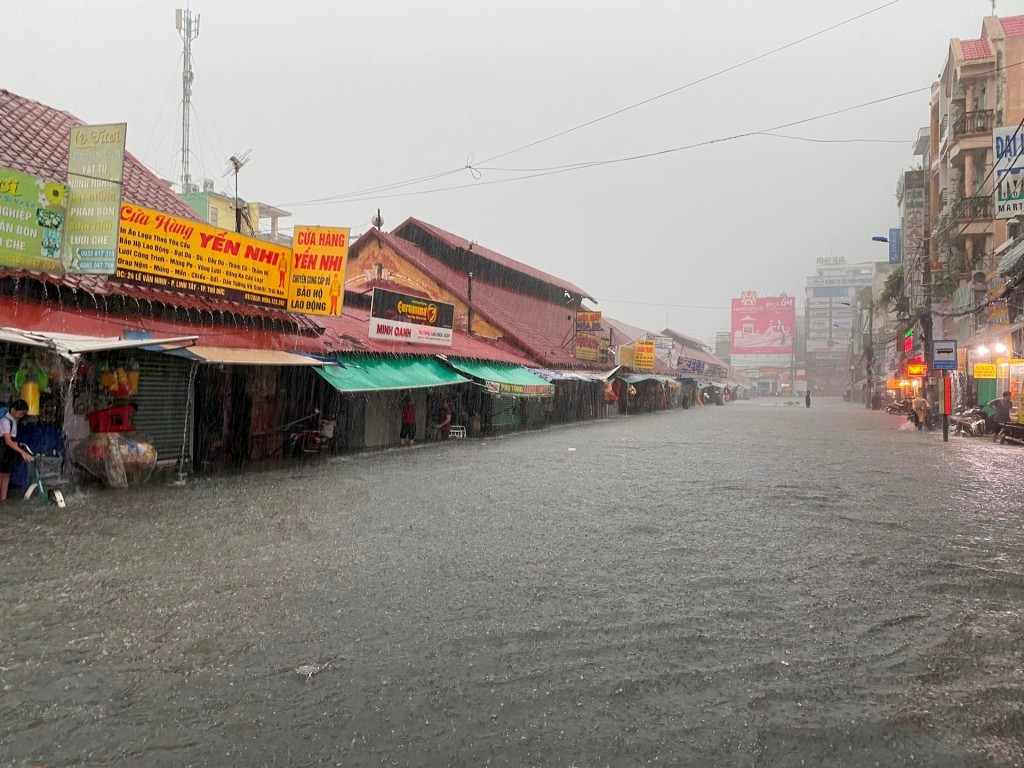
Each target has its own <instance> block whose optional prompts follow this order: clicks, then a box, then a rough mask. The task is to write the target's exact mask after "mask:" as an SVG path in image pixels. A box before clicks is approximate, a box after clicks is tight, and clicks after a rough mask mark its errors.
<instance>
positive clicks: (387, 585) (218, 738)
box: [0, 400, 1024, 768]
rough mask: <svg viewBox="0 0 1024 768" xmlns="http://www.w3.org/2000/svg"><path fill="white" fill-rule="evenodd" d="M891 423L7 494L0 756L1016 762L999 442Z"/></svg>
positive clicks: (867, 420)
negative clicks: (35, 500) (52, 495)
mask: <svg viewBox="0 0 1024 768" xmlns="http://www.w3.org/2000/svg"><path fill="white" fill-rule="evenodd" d="M907 426H908V425H907V424H906V423H905V422H904V421H902V420H901V419H900V418H898V417H895V416H889V415H887V414H885V413H881V412H871V411H866V410H865V409H863V408H859V407H856V406H852V405H849V404H845V403H840V402H838V401H825V400H818V401H816V402H815V403H814V406H813V407H812V408H811V409H810V410H808V409H806V408H804V407H803V405H802V404H800V405H799V406H786V405H783V404H782V401H778V402H776V401H771V400H762V401H752V402H741V403H733V404H730V405H728V406H726V407H724V408H721V407H718V408H716V407H707V408H703V409H690V410H688V411H673V412H668V413H663V414H653V415H645V416H638V417H632V416H631V417H628V418H625V419H622V418H619V419H614V420H610V421H606V422H599V423H592V424H583V425H577V426H572V427H565V428H556V429H549V430H546V431H543V432H536V433H530V434H524V435H515V436H510V437H506V438H500V439H490V440H482V441H477V440H469V441H456V442H452V443H449V444H447V445H442V446H429V447H423V448H420V447H417V448H413V449H405V450H402V451H397V450H396V451H389V452H385V453H383V454H369V455H361V456H354V457H344V458H336V459H329V460H326V461H324V462H322V463H307V464H304V465H299V466H297V467H292V468H288V469H285V470H281V471H276V472H264V473H261V474H249V475H244V476H240V477H224V478H215V479H206V480H198V481H194V482H190V483H189V484H188V485H186V486H185V487H156V488H150V489H145V490H141V491H127V492H93V493H89V494H86V495H80V496H77V497H73V498H72V499H71V503H70V506H69V508H68V509H67V510H64V511H60V510H57V509H56V508H46V507H41V506H33V505H27V504H25V503H19V504H9V505H8V506H7V507H5V508H3V510H2V512H0V563H2V571H0V625H2V631H0V685H2V697H0V764H2V765H13V766H36V765H43V766H47V767H48V768H50V767H55V766H97V765H118V764H120V765H132V766H263V765H268V766H310V765H344V766H378V765H383V766H448V765H451V766H564V767H565V768H569V766H576V767H577V768H583V767H584V766H634V765H636V766H639V765H644V766H647V765H666V766H679V765H700V766H800V765H807V766H824V765H828V766H875V765H879V766H896V765H923V766H988V765H1024V657H1022V650H1021V649H1022V636H1024V632H1022V631H1024V511H1022V508H1024V503H1022V501H1021V499H1022V497H1024V484H1022V483H1021V482H1020V467H1021V464H1022V462H1024V451H1022V449H1020V448H1012V447H1010V446H999V445H996V444H993V443H992V442H990V441H988V440H984V439H982V438H973V439H971V438H950V442H949V443H948V444H945V445H944V444H943V443H942V441H941V435H940V434H939V433H937V432H936V433H919V432H917V431H912V430H909V429H907ZM297 669H298V670H299V671H296V670H297Z"/></svg>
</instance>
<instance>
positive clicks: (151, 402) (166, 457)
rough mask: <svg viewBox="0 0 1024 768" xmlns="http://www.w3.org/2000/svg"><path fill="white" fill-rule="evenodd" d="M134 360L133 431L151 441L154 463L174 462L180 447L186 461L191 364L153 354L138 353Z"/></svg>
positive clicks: (190, 422) (190, 429) (190, 426)
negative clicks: (136, 387)
mask: <svg viewBox="0 0 1024 768" xmlns="http://www.w3.org/2000/svg"><path fill="white" fill-rule="evenodd" d="M135 360H136V362H138V364H139V391H138V392H137V393H136V394H135V395H134V397H132V401H133V402H135V403H137V404H138V406H139V410H138V412H137V413H136V414H135V428H136V429H137V430H138V431H139V432H140V433H141V434H142V435H145V436H146V437H147V438H148V439H149V440H151V441H152V443H153V446H154V447H155V448H156V456H157V461H159V462H165V461H178V460H179V459H180V458H181V453H182V445H184V447H185V451H186V453H187V455H188V456H189V457H190V456H191V453H192V433H193V431H194V430H193V418H192V414H187V413H186V411H187V410H188V402H189V388H190V387H191V386H192V380H191V369H192V365H193V363H192V362H190V361H188V360H182V359H180V358H177V357H173V356H171V355H162V354H155V353H139V354H138V355H137V356H136V358H135ZM186 417H187V418H188V424H187V426H186V424H185V419H186ZM186 429H187V430H188V437H187V438H186V437H185V431H186Z"/></svg>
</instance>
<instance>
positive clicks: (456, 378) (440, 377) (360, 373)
mask: <svg viewBox="0 0 1024 768" xmlns="http://www.w3.org/2000/svg"><path fill="white" fill-rule="evenodd" d="M317 373H319V374H320V375H321V376H323V377H324V378H325V379H327V381H328V382H329V383H330V385H331V386H332V387H334V388H335V389H336V390H338V391H339V392H370V391H375V390H400V389H419V388H422V387H447V386H451V385H452V384H463V383H465V382H468V381H469V379H467V378H465V377H463V376H460V375H459V374H457V373H455V372H454V371H452V370H450V369H448V368H446V367H445V366H443V365H442V364H441V363H439V362H438V361H437V360H436V359H435V358H433V357H410V358H402V357H399V358H376V357H367V358H358V359H346V360H342V361H341V364H340V365H332V366H328V367H326V368H318V369H317Z"/></svg>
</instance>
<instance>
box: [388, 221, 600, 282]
mask: <svg viewBox="0 0 1024 768" xmlns="http://www.w3.org/2000/svg"><path fill="white" fill-rule="evenodd" d="M410 225H411V226H416V227H419V228H420V229H422V230H424V231H425V232H427V233H429V234H432V235H433V236H434V237H436V238H437V239H438V240H440V241H441V242H443V243H445V244H446V245H448V246H450V247H452V248H461V249H463V250H472V252H473V253H474V254H475V255H476V256H479V257H481V258H483V259H486V260H487V261H491V262H493V263H495V264H500V265H501V266H503V267H506V268H507V269H511V270H512V271H514V272H519V273H521V274H524V275H529V276H530V277H532V278H534V279H536V280H540V281H541V282H545V283H548V284H549V285H553V286H555V287H556V288H561V289H562V290H566V291H569V292H570V293H572V294H574V295H576V296H582V297H583V298H585V299H590V300H591V301H594V298H593V297H592V296H590V294H588V293H587V292H586V291H584V290H583V289H582V288H579V287H577V286H575V285H573V284H572V283H570V282H569V281H568V280H564V279H562V278H560V277H555V276H554V275H551V274H548V273H547V272H544V271H542V270H539V269H537V268H535V267H531V266H530V265H529V264H524V263H523V262H521V261H516V260H515V259H511V258H509V257H508V256H505V255H503V254H500V253H498V252H497V251H492V250H491V249H490V248H485V247H484V246H482V245H480V244H479V243H472V242H471V241H469V240H467V239H466V238H464V237H459V236H458V235H454V234H452V233H451V232H446V231H445V230H443V229H441V228H439V227H435V226H434V225H433V224H428V223H427V222H425V221H420V220H419V219H416V218H412V217H410V218H408V219H406V220H405V221H404V222H403V223H402V224H400V225H399V226H398V227H396V228H395V229H394V230H393V231H392V234H393V235H396V236H398V237H401V235H399V234H398V232H399V231H400V230H402V229H403V228H404V227H406V226H410ZM470 246H472V248H470Z"/></svg>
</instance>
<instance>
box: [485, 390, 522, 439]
mask: <svg viewBox="0 0 1024 768" xmlns="http://www.w3.org/2000/svg"><path fill="white" fill-rule="evenodd" d="M521 424H522V416H521V415H520V403H519V398H518V397H502V396H499V395H492V396H491V429H492V430H493V431H494V432H506V431H508V430H513V429H519V427H520V425H521Z"/></svg>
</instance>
